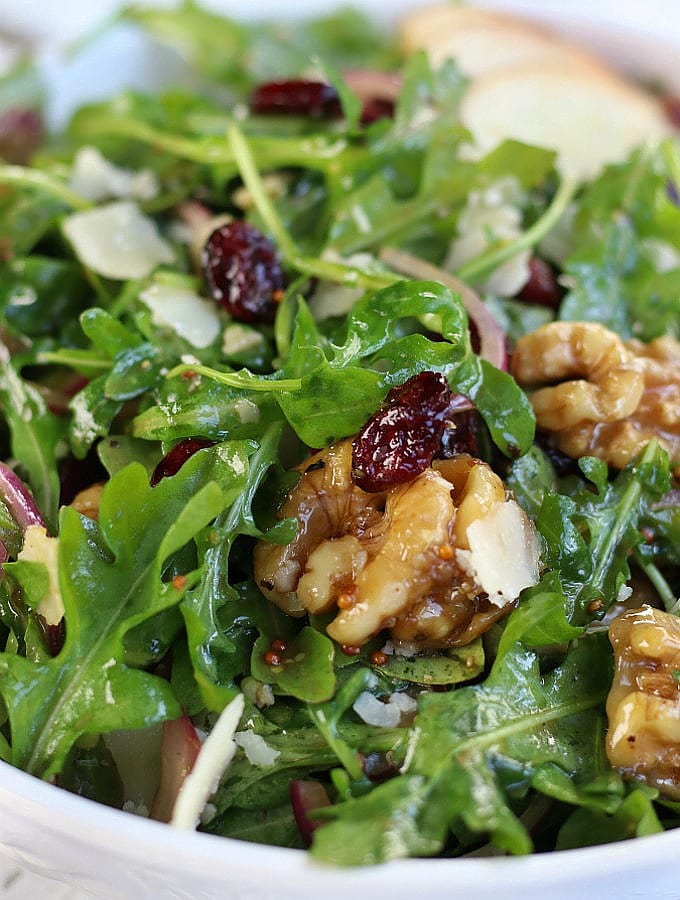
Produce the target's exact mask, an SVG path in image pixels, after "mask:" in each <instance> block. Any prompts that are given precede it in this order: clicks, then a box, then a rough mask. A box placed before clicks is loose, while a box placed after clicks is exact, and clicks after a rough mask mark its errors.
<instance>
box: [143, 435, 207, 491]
mask: <svg viewBox="0 0 680 900" xmlns="http://www.w3.org/2000/svg"><path fill="white" fill-rule="evenodd" d="M214 443H215V441H209V440H207V439H206V438H184V440H183V441H180V442H179V444H175V446H174V447H173V448H172V450H170V452H169V453H166V454H165V456H164V457H163V459H162V460H161V461H160V462H159V463H158V465H157V466H156V468H155V469H154V470H153V473H152V475H151V479H150V484H151V487H155V486H156V485H157V484H158V482H159V481H160V480H161V479H162V478H169V477H170V476H171V475H175V474H176V473H177V472H179V470H180V469H181V468H182V466H183V465H184V463H185V462H186V461H187V460H188V459H189V457H190V456H193V455H194V453H196V452H197V451H198V450H204V449H205V448H206V447H212V445H213V444H214Z"/></svg>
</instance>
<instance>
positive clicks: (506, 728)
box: [454, 696, 603, 756]
mask: <svg viewBox="0 0 680 900" xmlns="http://www.w3.org/2000/svg"><path fill="white" fill-rule="evenodd" d="M602 699H603V698H602V697H601V696H592V697H587V698H585V699H583V700H580V701H579V702H576V703H560V704H559V705H558V706H551V707H550V708H549V709H547V710H539V711H537V712H534V713H529V715H526V716H522V717H521V718H520V719H519V720H517V721H513V722H511V723H510V724H508V725H502V726H495V727H494V728H493V729H492V730H491V732H489V733H485V732H481V733H478V734H474V735H472V737H468V738H466V739H465V740H463V741H461V742H460V744H458V746H457V747H456V748H455V751H454V752H455V753H456V755H457V756H460V755H461V754H463V753H466V752H467V751H469V750H480V749H481V750H483V749H485V748H486V747H490V746H493V745H495V744H501V743H502V742H503V741H504V740H505V739H506V738H508V737H511V736H512V735H513V734H519V733H521V732H522V731H528V730H535V729H536V728H537V727H538V726H539V725H545V724H547V723H548V722H554V721H555V720H556V719H562V718H566V717H567V716H575V715H577V714H578V713H581V712H586V710H589V709H594V708H596V707H598V706H599V705H600V704H601V703H602Z"/></svg>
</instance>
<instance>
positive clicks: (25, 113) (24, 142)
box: [0, 108, 44, 165]
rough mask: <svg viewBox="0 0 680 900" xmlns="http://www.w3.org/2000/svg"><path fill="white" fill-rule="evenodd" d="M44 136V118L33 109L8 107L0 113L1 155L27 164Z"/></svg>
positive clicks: (21, 163) (15, 161) (6, 160)
mask: <svg viewBox="0 0 680 900" xmlns="http://www.w3.org/2000/svg"><path fill="white" fill-rule="evenodd" d="M43 136H44V128H43V123H42V119H41V118H40V116H39V115H38V113H37V112H35V111H34V110H32V109H18V108H17V109H8V110H7V111H6V112H4V113H2V115H0V157H1V158H2V159H3V160H4V161H5V162H8V163H17V164H19V165H25V164H26V163H27V162H28V161H29V159H30V158H31V156H32V155H33V153H34V152H35V150H37V149H38V147H39V146H40V143H41V141H42V139H43Z"/></svg>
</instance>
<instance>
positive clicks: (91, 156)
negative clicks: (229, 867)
mask: <svg viewBox="0 0 680 900" xmlns="http://www.w3.org/2000/svg"><path fill="white" fill-rule="evenodd" d="M71 188H72V189H73V190H74V191H76V193H78V194H80V195H81V196H82V197H87V199H88V200H95V201H99V200H106V199H109V198H111V197H118V198H121V199H123V198H129V199H132V200H150V199H151V198H152V197H155V196H157V194H158V190H159V187H158V181H157V179H156V176H155V175H154V173H153V172H152V171H151V170H150V169H143V170H141V171H139V172H133V171H131V170H130V169H122V168H120V167H119V166H115V165H114V164H113V163H111V162H109V161H108V159H106V157H105V156H103V155H102V154H101V153H100V152H99V150H97V149H96V147H81V149H80V150H79V151H78V153H77V154H76V156H75V159H74V160H73V169H72V171H71Z"/></svg>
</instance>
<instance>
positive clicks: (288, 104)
mask: <svg viewBox="0 0 680 900" xmlns="http://www.w3.org/2000/svg"><path fill="white" fill-rule="evenodd" d="M341 109H342V108H341V105H340V98H339V97H338V92H337V91H336V90H335V88H334V87H333V85H331V84H326V83H325V82H323V81H305V80H303V79H301V78H290V79H287V80H284V81H268V82H266V83H265V84H261V85H259V87H257V88H255V90H254V91H253V93H252V94H251V96H250V110H251V112H253V113H255V114H256V115H272V114H278V115H286V116H311V117H312V118H315V119H322V118H323V119H329V118H335V117H336V116H339V115H340V113H341Z"/></svg>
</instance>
